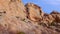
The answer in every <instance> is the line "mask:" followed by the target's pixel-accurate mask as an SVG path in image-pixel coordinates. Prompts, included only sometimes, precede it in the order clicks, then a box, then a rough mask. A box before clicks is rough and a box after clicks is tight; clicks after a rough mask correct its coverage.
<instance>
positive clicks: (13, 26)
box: [0, 0, 60, 34]
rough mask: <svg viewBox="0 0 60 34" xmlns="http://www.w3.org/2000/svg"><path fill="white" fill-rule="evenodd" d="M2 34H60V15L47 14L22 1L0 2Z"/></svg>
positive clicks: (9, 0) (1, 0)
mask: <svg viewBox="0 0 60 34" xmlns="http://www.w3.org/2000/svg"><path fill="white" fill-rule="evenodd" d="M47 25H48V26H47ZM0 34H60V13H58V12H52V13H51V14H46V13H44V12H43V11H42V9H41V7H39V6H37V5H35V4H33V3H27V4H26V5H25V6H24V4H23V3H22V1H21V0H0Z"/></svg>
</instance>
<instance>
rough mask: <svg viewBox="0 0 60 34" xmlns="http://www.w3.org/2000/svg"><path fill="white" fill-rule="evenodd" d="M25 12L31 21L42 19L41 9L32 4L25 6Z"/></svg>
mask: <svg viewBox="0 0 60 34" xmlns="http://www.w3.org/2000/svg"><path fill="white" fill-rule="evenodd" d="M26 8H27V12H28V17H29V18H30V19H31V20H33V21H39V20H40V19H42V16H43V14H44V13H43V12H42V9H41V7H39V6H37V5H35V4H33V3H28V4H26Z"/></svg>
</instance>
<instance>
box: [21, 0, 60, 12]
mask: <svg viewBox="0 0 60 34" xmlns="http://www.w3.org/2000/svg"><path fill="white" fill-rule="evenodd" d="M22 1H23V3H24V4H26V3H30V2H31V3H34V4H37V5H38V6H40V7H42V10H43V11H44V12H45V13H50V12H52V11H53V10H55V11H58V12H60V0H22Z"/></svg>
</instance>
